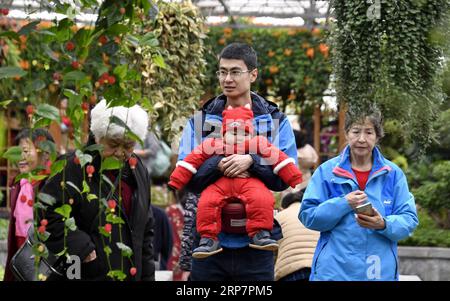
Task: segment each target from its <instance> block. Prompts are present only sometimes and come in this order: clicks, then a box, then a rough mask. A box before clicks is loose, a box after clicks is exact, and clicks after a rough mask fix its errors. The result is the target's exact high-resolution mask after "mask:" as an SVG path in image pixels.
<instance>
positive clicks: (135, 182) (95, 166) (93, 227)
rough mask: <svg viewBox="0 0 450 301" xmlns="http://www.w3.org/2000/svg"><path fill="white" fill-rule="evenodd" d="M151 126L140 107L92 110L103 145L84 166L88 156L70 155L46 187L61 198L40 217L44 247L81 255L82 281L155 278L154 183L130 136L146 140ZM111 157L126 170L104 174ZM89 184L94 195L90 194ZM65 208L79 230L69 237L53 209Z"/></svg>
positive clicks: (100, 106)
mask: <svg viewBox="0 0 450 301" xmlns="http://www.w3.org/2000/svg"><path fill="white" fill-rule="evenodd" d="M113 116H114V117H113ZM111 117H113V118H111ZM125 125H126V127H125ZM147 127H148V115H147V113H146V112H145V111H144V110H143V109H142V108H141V107H140V106H138V105H135V106H132V107H130V108H126V107H123V106H116V107H108V106H107V103H106V101H105V100H102V101H101V102H99V103H98V104H97V105H96V106H95V107H94V108H93V109H92V111H91V126H90V129H91V132H92V134H93V137H94V138H95V143H97V144H99V145H100V147H91V148H90V149H95V150H92V151H85V152H84V154H85V155H89V156H91V157H92V162H90V163H88V164H86V165H83V166H82V165H81V164H80V162H84V161H85V160H86V158H88V159H89V158H90V157H89V156H86V157H85V158H83V159H84V160H80V158H78V157H77V155H76V154H75V153H69V154H67V155H66V157H65V159H66V160H67V161H66V162H67V163H66V166H65V168H64V170H63V171H62V172H61V173H59V174H57V175H56V176H55V177H53V178H51V179H50V180H49V181H48V182H47V183H46V184H45V186H44V187H43V189H42V192H44V193H47V194H49V195H51V196H53V197H54V198H55V199H56V204H55V205H53V206H51V207H50V208H48V209H47V210H46V211H45V212H44V213H43V214H42V216H41V219H46V220H47V221H46V222H45V223H46V224H47V227H46V230H47V231H48V232H49V233H50V237H49V239H48V240H47V241H46V242H45V243H46V245H47V247H48V248H49V250H50V251H52V252H54V253H59V252H61V251H62V250H64V248H66V250H67V253H68V254H70V255H76V256H78V257H79V258H80V261H81V270H80V272H81V273H80V276H81V279H82V280H111V278H114V279H120V278H122V277H124V278H125V280H154V273H155V272H154V271H155V268H154V261H153V245H152V239H153V224H154V220H153V213H152V210H151V206H150V179H149V175H148V172H147V170H146V168H145V166H144V165H143V164H142V163H141V161H140V160H139V159H138V158H137V157H136V156H135V155H134V154H133V147H134V145H135V141H133V140H132V139H131V138H129V137H131V136H132V135H127V134H126V131H131V132H133V133H134V135H136V136H137V137H139V138H140V139H141V140H144V138H145V135H146V134H147ZM90 144H93V141H91V142H90V143H88V146H89V145H90ZM88 149H89V148H88ZM99 149H101V150H99ZM78 155H80V154H79V153H78ZM80 156H81V155H80ZM108 157H113V158H117V159H118V160H119V162H121V163H122V167H121V168H120V169H116V170H102V168H101V166H102V162H103V160H105V158H108ZM69 182H70V183H69ZM111 184H114V187H115V189H112V186H111ZM86 185H87V186H88V187H89V192H85V190H86V189H85V186H86ZM74 186H76V187H78V190H79V191H82V192H83V191H84V193H80V192H79V191H78V190H77V189H75V187H74ZM93 195H95V197H93ZM88 196H89V197H88ZM63 204H68V205H70V206H71V209H72V210H71V217H73V218H74V220H75V223H76V230H74V231H70V230H69V231H66V232H67V237H64V232H65V226H64V224H65V223H64V220H63V217H62V216H61V215H60V214H58V213H56V212H55V211H54V210H55V209H56V208H58V207H60V206H61V205H63ZM66 230H67V229H66ZM120 243H121V244H120ZM124 245H125V246H127V247H128V248H129V249H128V248H126V247H124ZM112 271H114V272H112ZM118 271H122V273H121V272H118ZM110 272H112V273H110ZM75 275H76V273H75ZM69 276H70V275H69ZM72 276H73V275H72ZM72 278H73V277H72Z"/></svg>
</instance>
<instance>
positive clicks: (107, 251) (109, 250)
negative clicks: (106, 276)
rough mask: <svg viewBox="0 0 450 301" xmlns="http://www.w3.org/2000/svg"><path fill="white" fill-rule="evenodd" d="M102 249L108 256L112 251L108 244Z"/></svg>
mask: <svg viewBox="0 0 450 301" xmlns="http://www.w3.org/2000/svg"><path fill="white" fill-rule="evenodd" d="M103 251H104V252H105V254H106V256H109V255H111V253H112V250H111V248H110V247H108V246H106V247H104V248H103Z"/></svg>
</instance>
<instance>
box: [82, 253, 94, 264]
mask: <svg viewBox="0 0 450 301" xmlns="http://www.w3.org/2000/svg"><path fill="white" fill-rule="evenodd" d="M96 258H97V253H95V250H94V251H92V252H91V253H89V255H88V256H87V257H86V258H85V259H84V260H83V262H84V263H87V262H91V261H93V260H95V259H96Z"/></svg>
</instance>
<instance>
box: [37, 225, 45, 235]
mask: <svg viewBox="0 0 450 301" xmlns="http://www.w3.org/2000/svg"><path fill="white" fill-rule="evenodd" d="M38 232H39V233H41V234H44V233H45V226H40V227H39V228H38Z"/></svg>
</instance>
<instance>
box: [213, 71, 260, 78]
mask: <svg viewBox="0 0 450 301" xmlns="http://www.w3.org/2000/svg"><path fill="white" fill-rule="evenodd" d="M246 72H252V70H246V71H242V70H231V71H226V70H219V71H216V75H217V77H218V78H219V79H225V78H227V76H228V74H230V77H231V79H237V78H239V77H241V75H242V73H246Z"/></svg>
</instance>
